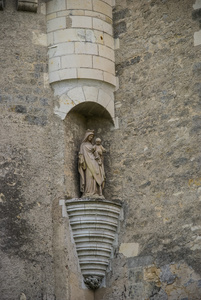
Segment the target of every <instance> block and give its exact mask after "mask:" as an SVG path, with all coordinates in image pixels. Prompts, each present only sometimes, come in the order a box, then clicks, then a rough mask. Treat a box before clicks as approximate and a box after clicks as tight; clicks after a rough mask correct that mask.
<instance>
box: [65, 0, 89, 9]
mask: <svg viewBox="0 0 201 300" xmlns="http://www.w3.org/2000/svg"><path fill="white" fill-rule="evenodd" d="M67 9H85V10H91V9H92V1H91V0H85V1H83V0H76V1H75V0H68V1H67Z"/></svg>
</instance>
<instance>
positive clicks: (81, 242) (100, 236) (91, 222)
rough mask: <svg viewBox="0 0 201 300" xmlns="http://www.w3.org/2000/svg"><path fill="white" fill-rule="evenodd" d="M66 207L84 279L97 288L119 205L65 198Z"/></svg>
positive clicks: (108, 201)
mask: <svg viewBox="0 0 201 300" xmlns="http://www.w3.org/2000/svg"><path fill="white" fill-rule="evenodd" d="M66 206H67V213H68V215H69V218H70V225H71V227H72V232H73V237H74V241H75V244H76V249H77V254H78V258H79V263H80V268H81V272H82V275H83V277H84V282H85V284H86V286H87V287H88V288H90V289H97V288H98V287H99V286H100V285H101V282H102V279H103V277H104V276H105V272H106V269H107V266H108V264H109V259H110V256H111V250H112V244H113V241H114V238H115V234H116V232H117V226H118V220H119V215H120V210H121V206H122V204H121V202H120V201H118V200H115V201H111V200H105V199H89V198H80V199H70V200H66Z"/></svg>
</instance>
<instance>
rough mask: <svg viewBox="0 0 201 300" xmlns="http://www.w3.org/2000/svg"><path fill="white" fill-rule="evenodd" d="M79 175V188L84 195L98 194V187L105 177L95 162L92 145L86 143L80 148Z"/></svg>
mask: <svg viewBox="0 0 201 300" xmlns="http://www.w3.org/2000/svg"><path fill="white" fill-rule="evenodd" d="M79 173H80V187H81V191H82V192H84V195H97V194H99V189H98V186H102V185H103V183H104V180H105V176H104V174H103V172H101V168H100V166H99V164H98V162H97V161H96V160H95V156H94V148H93V145H92V144H91V143H90V142H88V141H87V142H83V143H82V144H81V146H80V153H79ZM97 185H98V186H97Z"/></svg>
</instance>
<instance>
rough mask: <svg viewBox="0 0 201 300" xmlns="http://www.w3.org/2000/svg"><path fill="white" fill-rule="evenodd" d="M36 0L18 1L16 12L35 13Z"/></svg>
mask: <svg viewBox="0 0 201 300" xmlns="http://www.w3.org/2000/svg"><path fill="white" fill-rule="evenodd" d="M37 8H38V0H18V1H17V10H21V11H30V12H37Z"/></svg>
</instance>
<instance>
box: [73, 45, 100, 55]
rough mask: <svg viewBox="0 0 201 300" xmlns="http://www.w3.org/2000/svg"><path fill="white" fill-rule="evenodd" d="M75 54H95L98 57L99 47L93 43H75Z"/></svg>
mask: <svg viewBox="0 0 201 300" xmlns="http://www.w3.org/2000/svg"><path fill="white" fill-rule="evenodd" d="M75 53H78V54H94V55H98V46H97V45H96V44H92V43H83V42H82V43H81V42H76V43H75Z"/></svg>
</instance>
